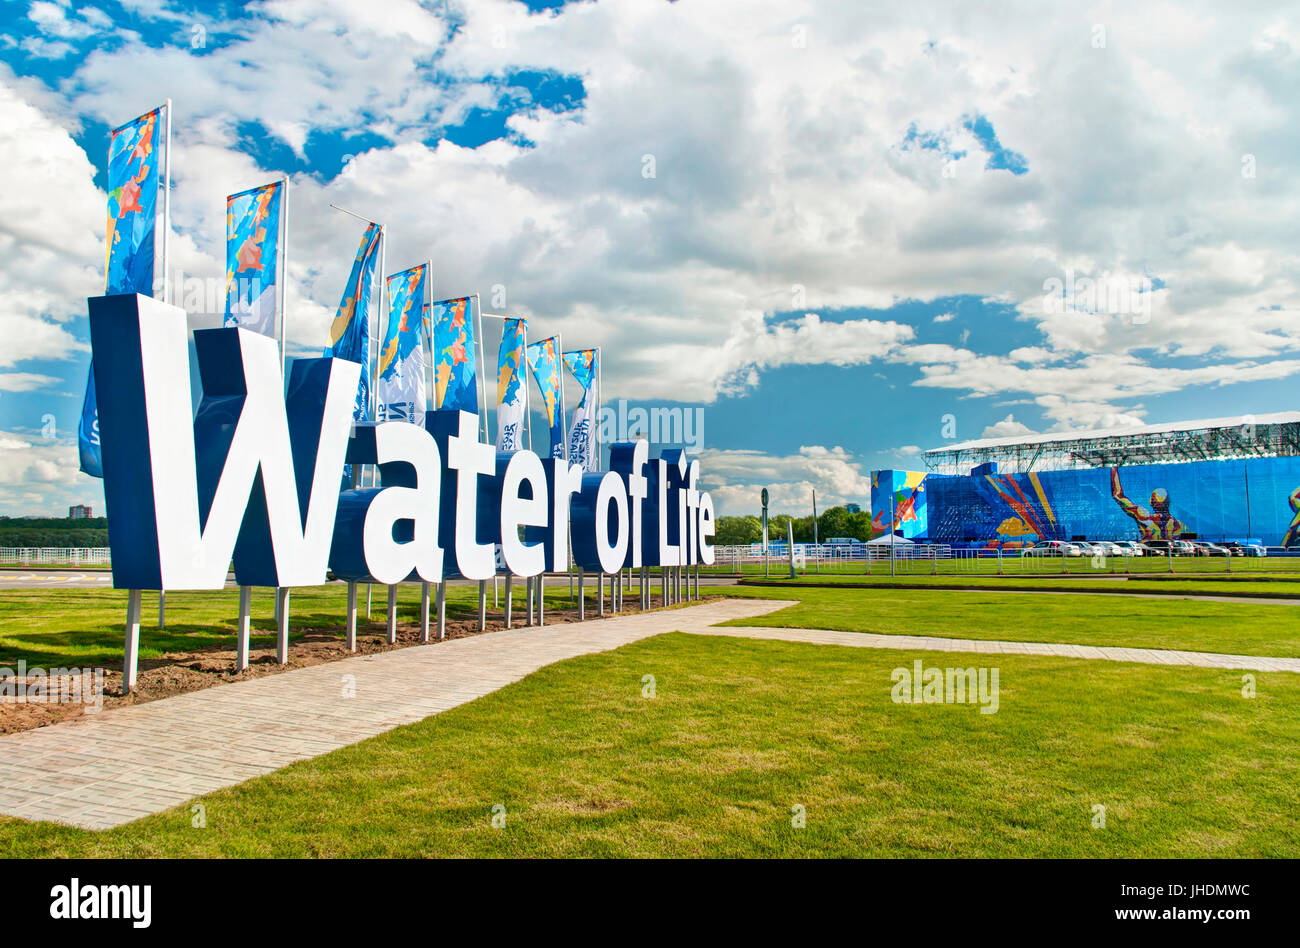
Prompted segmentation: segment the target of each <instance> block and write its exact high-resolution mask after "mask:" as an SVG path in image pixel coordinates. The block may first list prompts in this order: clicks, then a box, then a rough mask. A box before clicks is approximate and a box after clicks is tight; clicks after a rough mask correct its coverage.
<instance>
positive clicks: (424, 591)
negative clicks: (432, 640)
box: [420, 582, 429, 642]
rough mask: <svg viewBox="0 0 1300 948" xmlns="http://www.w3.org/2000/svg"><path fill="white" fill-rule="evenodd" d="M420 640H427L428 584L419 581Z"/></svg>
mask: <svg viewBox="0 0 1300 948" xmlns="http://www.w3.org/2000/svg"><path fill="white" fill-rule="evenodd" d="M420 641H421V642H427V641H429V584H428V583H424V582H422V583H420Z"/></svg>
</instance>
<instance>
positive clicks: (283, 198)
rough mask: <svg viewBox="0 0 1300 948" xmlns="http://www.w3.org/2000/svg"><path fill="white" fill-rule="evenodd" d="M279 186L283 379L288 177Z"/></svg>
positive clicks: (286, 323)
mask: <svg viewBox="0 0 1300 948" xmlns="http://www.w3.org/2000/svg"><path fill="white" fill-rule="evenodd" d="M281 180H282V182H283V183H282V184H281V185H280V245H279V247H278V250H279V252H278V253H277V255H276V256H277V257H278V258H279V259H278V260H277V261H276V266H277V268H278V269H279V271H280V272H279V273H278V274H277V275H276V281H275V282H276V288H277V289H278V291H279V292H278V294H277V295H278V296H279V299H278V300H277V301H276V309H278V310H279V311H280V378H281V380H283V378H284V341H285V338H286V336H287V335H288V332H287V330H286V326H287V325H288V322H289V314H288V313H287V312H285V308H284V304H285V300H286V299H287V297H288V293H287V290H286V288H285V285H284V280H285V277H286V276H287V275H288V272H289V264H288V256H289V176H288V175H285V176H284V178H283V179H281Z"/></svg>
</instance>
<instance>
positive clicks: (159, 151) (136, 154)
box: [77, 105, 171, 477]
mask: <svg viewBox="0 0 1300 948" xmlns="http://www.w3.org/2000/svg"><path fill="white" fill-rule="evenodd" d="M170 126H171V114H170V110H169V109H168V107H167V106H166V105H160V106H159V107H158V108H156V109H154V110H153V111H152V112H146V113H145V114H144V115H142V116H140V117H139V118H138V119H136V120H134V121H132V122H127V123H126V124H125V125H123V126H121V127H120V128H115V129H113V131H112V133H111V135H110V136H109V142H108V239H107V241H106V242H105V246H104V294H105V295H106V296H112V295H115V294H119V293H142V294H144V295H145V296H154V295H156V294H155V289H154V288H155V283H156V284H157V286H158V287H159V289H161V287H162V286H163V285H164V278H165V275H166V270H167V263H166V260H165V259H161V258H163V257H164V256H165V255H164V253H163V250H164V249H165V240H160V239H159V235H165V232H166V228H167V220H166V207H167V184H168V182H167V177H168V162H167V146H168V144H169V142H168V139H169V137H170V135H169V132H170ZM157 295H161V294H157ZM77 447H78V449H79V453H80V455H81V470H82V471H84V472H85V473H87V474H89V475H90V476H91V477H103V476H104V473H103V467H102V463H101V460H100V454H99V414H98V412H97V410H96V406H95V366H94V363H91V366H90V374H89V377H88V379H87V382H86V397H85V400H84V401H83V402H82V405H81V421H80V423H79V424H78V425H77Z"/></svg>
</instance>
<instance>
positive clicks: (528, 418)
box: [519, 319, 533, 451]
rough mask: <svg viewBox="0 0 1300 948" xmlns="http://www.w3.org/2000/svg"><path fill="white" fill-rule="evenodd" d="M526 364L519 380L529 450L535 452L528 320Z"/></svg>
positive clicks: (525, 340) (526, 321) (525, 339)
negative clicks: (530, 395) (522, 388)
mask: <svg viewBox="0 0 1300 948" xmlns="http://www.w3.org/2000/svg"><path fill="white" fill-rule="evenodd" d="M523 330H524V364H523V365H522V366H520V368H521V369H523V371H524V373H525V375H524V377H523V378H522V379H520V380H519V384H520V385H522V386H523V387H524V427H525V428H526V430H527V432H528V450H529V451H531V450H533V413H532V411H531V410H529V408H528V376H529V375H532V374H533V371H532V369H530V368H529V367H528V320H526V319H525V320H524V324H523Z"/></svg>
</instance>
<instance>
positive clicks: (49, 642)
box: [0, 579, 594, 666]
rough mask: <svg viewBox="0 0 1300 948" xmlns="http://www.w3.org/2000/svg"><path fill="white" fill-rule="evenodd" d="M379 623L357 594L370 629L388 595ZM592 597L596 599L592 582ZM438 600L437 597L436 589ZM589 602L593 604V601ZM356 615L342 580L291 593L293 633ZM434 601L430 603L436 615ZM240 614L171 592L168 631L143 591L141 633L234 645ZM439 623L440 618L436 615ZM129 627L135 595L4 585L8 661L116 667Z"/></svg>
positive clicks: (232, 601) (232, 602) (469, 589)
mask: <svg viewBox="0 0 1300 948" xmlns="http://www.w3.org/2000/svg"><path fill="white" fill-rule="evenodd" d="M500 590H501V601H502V607H500V608H497V609H494V608H493V605H492V590H491V587H489V588H488V600H487V601H488V615H489V617H490V618H496V619H499V618H500V616H501V611H502V609H503V608H504V602H505V584H504V582H503V583H502V584H501V587H500ZM373 592H374V598H373V608H372V611H371V618H370V621H369V622H367V621H366V619H365V614H366V606H365V603H366V593H365V587H364V586H361V587H360V588H359V590H358V606H359V608H358V621H357V628H358V631H359V632H360V633H361V634H363V635H364V634H367V633H373V634H381V633H382V632H383V631H384V628H385V622H386V616H387V609H388V593H387V590H386V588H385V587H382V586H376V587H374V591H373ZM585 592H586V594H587V598H588V599H591V598H592V597H593V596H594V592H593V588H592V585H591V584H590V583H588V584H587V586H586V590H585ZM524 596H525V594H524V589H523V586H522V584H519V583H516V584H515V586H514V602H515V606H514V617H515V621H516V622H521V621H522V620H523V617H524V613H523V609H524V601H525V599H524ZM431 598H432V595H431ZM397 604H398V615H399V617H400V619H401V621H403V622H412V623H414V622H419V608H420V587H419V586H418V585H405V586H400V587H398V597H397ZM546 604H547V608H548V609H550V608H557V607H568V606H571V605H572V601H571V600H570V599H569V585H568V583H567V582H565V581H562V580H559V579H551V580H548V583H547V590H546ZM588 605H589V607H590V608H593V609H594V606H592V604H591V603H588ZM274 611H275V594H274V592H273V591H272V590H270V589H262V588H256V589H254V590H253V635H252V641H253V646H254V647H255V648H256V647H264V646H271V645H273V644H274V643H275V620H274V618H273V616H274ZM346 612H347V587H346V586H345V585H343V584H341V583H333V584H330V585H328V586H303V587H298V588H295V589H294V590H293V592H292V594H291V595H290V597H289V628H290V635H291V637H294V636H296V635H297V634H300V633H301V632H302V631H303V630H305V629H312V630H314V631H328V630H330V629H334V630H336V631H337V632H338V634H339V637H340V638H341V637H342V636H343V622H344V617H345V615H346ZM433 613H434V606H433V605H432V603H431V605H430V614H431V616H432V615H433ZM477 615H478V587H477V586H469V585H454V584H452V585H449V586H448V587H447V617H448V618H449V619H471V618H474V617H477ZM238 616H239V590H237V589H226V590H219V591H213V592H181V593H170V594H169V595H168V596H167V628H166V629H165V630H160V629H159V628H158V596H157V594H156V593H145V594H144V617H143V619H142V621H141V629H140V657H141V658H146V659H147V658H156V657H158V656H159V655H161V654H163V653H164V652H175V651H186V650H192V649H196V648H202V647H204V646H223V647H226V648H233V647H234V641H235V621H236V619H237V618H238ZM431 621H432V620H431ZM125 625H126V592H125V591H122V590H113V589H57V588H55V589H6V590H3V591H0V665H6V664H7V665H12V664H13V663H14V662H16V661H17V660H18V659H20V658H21V659H26V660H27V663H28V665H41V666H49V665H68V664H70V665H78V666H95V665H117V664H119V663H120V662H121V661H122V642H123V637H124V634H125Z"/></svg>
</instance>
